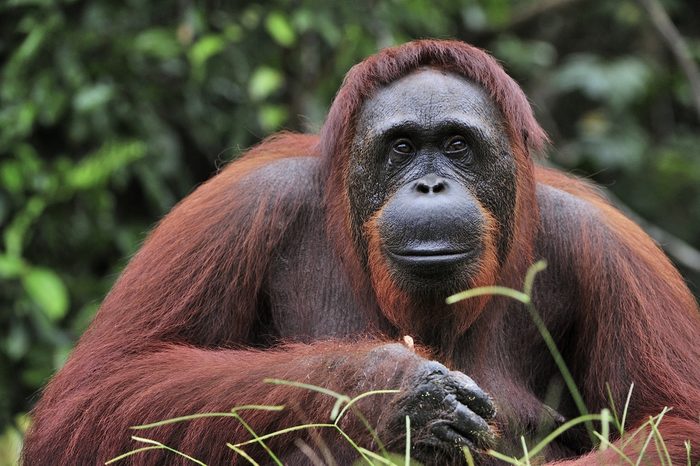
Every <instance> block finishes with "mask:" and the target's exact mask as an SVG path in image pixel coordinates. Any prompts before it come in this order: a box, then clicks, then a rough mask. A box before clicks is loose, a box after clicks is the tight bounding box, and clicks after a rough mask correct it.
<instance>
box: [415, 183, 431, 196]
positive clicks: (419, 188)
mask: <svg viewBox="0 0 700 466" xmlns="http://www.w3.org/2000/svg"><path fill="white" fill-rule="evenodd" d="M416 190H417V191H418V192H419V193H421V194H429V193H430V186H428V185H427V184H425V183H418V185H416Z"/></svg>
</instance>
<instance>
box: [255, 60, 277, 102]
mask: <svg viewBox="0 0 700 466" xmlns="http://www.w3.org/2000/svg"><path fill="white" fill-rule="evenodd" d="M283 82H284V78H283V77H282V74H281V73H280V72H279V71H277V70H276V69H274V68H270V67H269V66H261V67H260V68H258V69H257V70H255V71H254V72H253V76H251V78H250V83H249V84H248V93H249V94H250V97H251V98H253V99H255V100H262V99H264V98H266V97H267V96H269V95H270V94H272V93H273V92H275V91H276V90H277V89H279V88H280V87H281V86H282V83H283Z"/></svg>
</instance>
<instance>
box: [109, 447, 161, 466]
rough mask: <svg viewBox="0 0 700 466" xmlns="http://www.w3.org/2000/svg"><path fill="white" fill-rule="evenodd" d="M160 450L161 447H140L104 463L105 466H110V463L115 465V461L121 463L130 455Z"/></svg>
mask: <svg viewBox="0 0 700 466" xmlns="http://www.w3.org/2000/svg"><path fill="white" fill-rule="evenodd" d="M162 449H163V447H161V446H151V447H141V448H137V449H136V450H131V451H127V452H126V453H124V454H121V455H119V456H117V457H115V458H112V459H111V460H109V461H107V462H105V465H107V464H112V463H116V462H117V461H121V460H123V459H124V458H128V457H129V456H131V455H135V454H137V453H141V452H143V451H149V450H162Z"/></svg>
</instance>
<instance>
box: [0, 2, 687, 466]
mask: <svg viewBox="0 0 700 466" xmlns="http://www.w3.org/2000/svg"><path fill="white" fill-rule="evenodd" d="M664 6H665V8H666V9H667V10H668V12H669V14H670V15H671V17H672V19H673V20H674V22H675V23H676V26H677V27H678V28H679V30H680V32H681V34H682V35H683V36H684V37H685V39H686V41H687V42H688V44H689V46H690V49H691V52H692V53H693V55H694V59H695V60H696V61H697V59H698V58H700V36H699V34H698V31H700V4H698V3H696V2H683V1H680V0H667V1H664ZM421 37H441V38H459V39H462V40H465V41H468V42H471V43H474V44H476V45H479V46H481V47H484V48H486V49H488V50H490V51H491V52H492V53H494V54H495V55H496V56H497V57H498V58H499V59H500V60H502V62H503V63H504V65H505V67H506V68H507V70H508V71H509V73H511V75H512V76H514V77H515V78H516V79H517V80H518V81H519V82H520V83H521V84H522V85H523V87H524V88H525V90H526V92H527V93H528V95H529V96H530V98H531V99H532V101H533V104H534V107H535V109H536V112H537V114H538V118H539V119H540V121H541V122H542V124H543V126H544V127H545V128H546V129H547V131H548V132H549V133H550V135H551V136H552V139H553V141H554V148H555V149H554V150H553V151H551V152H552V153H551V154H550V160H551V161H553V162H554V163H556V164H558V165H560V166H562V167H564V168H566V169H570V170H574V171H575V172H577V173H579V174H583V175H587V176H591V177H592V178H594V179H596V180H597V181H599V182H601V183H603V184H604V185H606V186H608V187H610V189H611V190H612V191H614V192H615V193H616V194H617V196H618V197H619V198H621V199H623V200H624V202H625V203H627V204H628V205H629V206H630V207H631V208H632V209H633V210H635V211H636V212H637V213H639V214H640V215H641V216H642V217H644V218H646V219H647V220H650V221H651V222H653V223H655V224H656V225H658V226H661V227H662V228H664V229H666V230H667V231H670V232H672V233H673V234H675V235H677V236H678V237H680V238H682V239H684V240H685V241H688V242H689V243H691V244H692V245H694V246H695V247H696V248H697V247H700V149H699V148H700V132H699V131H698V129H699V128H700V125H698V120H697V116H696V112H695V109H694V108H693V106H692V99H691V97H690V88H689V86H688V83H687V79H686V77H685V75H684V74H683V73H682V72H681V71H680V69H679V67H678V65H677V64H676V63H675V61H674V60H673V58H672V55H671V54H670V53H669V51H668V49H667V47H666V46H665V44H664V43H663V41H662V40H661V39H660V36H659V34H658V32H657V31H656V30H655V29H654V28H653V27H652V25H651V24H650V22H649V21H648V18H647V17H646V13H645V12H644V11H643V10H642V9H641V8H639V7H638V5H637V3H635V2H634V1H633V0H621V1H618V2H606V1H603V0H558V1H538V0H519V1H505V0H479V1H477V0H473V1H465V0H440V1H435V0H405V1H399V0H387V1H373V0H355V1H353V2H328V1H322V0H313V1H312V0H297V1H285V0H271V1H268V2H264V3H263V2H260V3H257V2H247V1H240V2H191V1H183V2H136V1H134V0H126V1H124V2H110V1H106V0H93V1H90V2H87V1H81V0H65V1H59V0H5V1H4V2H2V3H0V57H1V58H0V59H1V60H2V68H0V233H1V238H0V306H1V308H2V312H0V431H2V430H4V429H10V430H8V431H7V434H6V435H5V436H3V437H1V438H0V464H2V463H3V462H4V461H5V460H6V458H5V457H9V456H8V455H10V456H11V453H7V452H8V451H11V450H12V449H13V448H16V444H17V442H18V441H19V440H18V439H19V438H20V435H19V432H20V431H21V428H22V426H23V425H24V424H25V422H26V421H25V420H24V419H25V418H24V417H21V416H20V417H17V416H18V415H19V414H21V413H24V412H27V411H28V410H29V409H30V408H31V404H32V401H33V400H34V396H35V395H36V393H37V391H38V390H39V389H40V387H41V386H42V385H43V384H44V383H45V382H46V381H47V379H48V378H49V376H50V375H51V374H52V373H53V372H54V371H55V370H56V369H57V368H58V367H60V366H61V364H62V363H63V362H64V361H65V359H66V356H67V354H68V353H69V351H70V349H71V347H72V345H73V344H74V343H75V341H76V339H77V338H78V337H79V336H80V334H81V333H82V332H83V331H84V330H85V328H86V326H87V325H88V324H89V322H90V319H91V318H92V316H93V315H94V312H95V311H96V309H97V306H98V304H99V302H100V301H101V300H102V298H103V297H104V295H105V293H107V291H108V290H109V288H110V286H111V284H112V283H113V281H114V280H115V279H116V277H117V274H118V273H119V271H120V269H121V268H122V267H123V266H124V264H125V262H126V260H127V259H128V257H129V256H130V255H131V254H133V253H134V252H135V251H136V250H137V248H138V246H139V244H140V242H141V241H142V240H143V238H144V236H145V234H146V232H147V231H148V230H149V229H150V228H151V227H152V226H153V224H154V222H155V221H156V220H157V219H158V218H160V217H161V216H163V215H164V214H165V213H166V212H167V211H168V210H169V209H170V208H171V207H172V206H173V204H174V203H175V202H177V200H179V199H181V198H182V197H184V196H185V195H187V193H188V192H190V191H191V190H192V189H193V187H194V186H195V185H196V184H197V183H200V182H202V181H203V180H205V179H207V178H208V177H210V176H211V175H212V174H213V173H215V171H216V169H217V168H218V167H219V166H220V165H221V164H223V163H224V162H226V161H228V160H231V159H233V158H235V157H236V156H237V155H238V154H239V153H240V152H241V151H242V150H243V149H244V148H245V147H248V146H250V145H251V144H254V143H255V142H257V141H259V140H260V138H262V137H264V136H265V135H267V134H269V133H270V132H272V131H275V130H278V129H282V128H285V129H292V130H301V131H316V130H318V128H319V127H320V125H321V124H322V122H323V117H324V115H325V112H326V111H327V109H328V106H329V104H330V102H331V100H332V97H333V95H334V93H335V91H336V90H337V88H338V87H339V85H340V83H341V80H342V77H343V75H344V74H345V72H347V70H348V69H349V68H350V67H351V66H352V65H353V64H354V63H356V62H358V61H359V60H361V59H362V58H363V57H365V56H367V55H370V54H372V53H373V52H375V51H376V50H378V49H379V48H381V47H384V46H388V45H392V44H397V43H401V42H404V41H408V40H411V39H415V38H421ZM685 272H687V273H688V275H687V276H688V278H689V279H690V280H691V281H694V283H696V284H697V283H700V281H698V280H700V276H699V275H698V274H693V273H692V271H690V270H685ZM696 289H697V288H696ZM13 439H14V440H13ZM13 442H14V443H13ZM13 445H14V446H13ZM7 461H9V460H7Z"/></svg>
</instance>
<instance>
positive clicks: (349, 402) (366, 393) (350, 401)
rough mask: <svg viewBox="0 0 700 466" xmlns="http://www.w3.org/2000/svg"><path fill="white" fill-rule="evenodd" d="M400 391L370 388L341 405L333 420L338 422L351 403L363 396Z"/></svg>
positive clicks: (397, 391) (398, 391)
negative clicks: (370, 389) (341, 407)
mask: <svg viewBox="0 0 700 466" xmlns="http://www.w3.org/2000/svg"><path fill="white" fill-rule="evenodd" d="M400 392H401V390H372V391H369V392H364V393H361V394H360V395H357V396H356V397H355V398H352V399H350V400H348V403H347V404H346V405H345V406H344V407H343V409H342V411H340V413H338V416H337V417H336V418H335V421H334V422H335V423H336V424H337V423H338V422H340V420H341V419H342V418H343V415H344V414H345V413H346V412H347V410H348V409H350V408H351V407H352V405H354V404H355V403H357V402H358V401H360V400H361V399H363V398H366V397H368V396H372V395H386V394H389V393H400ZM346 398H347V397H346Z"/></svg>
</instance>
